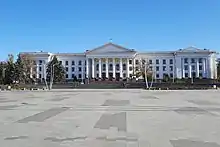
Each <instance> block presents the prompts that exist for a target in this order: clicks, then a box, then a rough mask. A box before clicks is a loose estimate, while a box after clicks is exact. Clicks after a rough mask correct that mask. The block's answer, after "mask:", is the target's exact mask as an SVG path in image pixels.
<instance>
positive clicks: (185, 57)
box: [21, 43, 217, 80]
mask: <svg viewBox="0 0 220 147" xmlns="http://www.w3.org/2000/svg"><path fill="white" fill-rule="evenodd" d="M21 54H30V55H32V56H33V57H34V60H36V65H37V75H36V76H37V78H38V79H42V78H43V77H45V74H46V70H45V65H46V64H47V63H48V62H50V60H51V59H52V57H53V56H57V58H58V59H59V61H60V62H62V64H63V66H64V67H65V69H66V79H69V80H71V79H72V78H74V77H75V76H76V77H77V78H78V79H85V78H90V79H93V78H94V79H95V78H98V79H116V80H119V79H124V78H132V77H134V76H135V73H136V72H137V71H138V70H139V69H138V67H139V65H140V64H142V63H143V62H142V61H145V62H144V63H145V64H146V63H147V64H146V66H148V68H149V69H150V70H151V71H152V74H153V77H154V78H155V79H163V78H164V76H165V75H168V76H169V77H170V78H179V79H182V78H192V77H194V78H198V77H200V78H210V79H216V78H217V65H216V61H217V53H216V52H215V51H212V50H208V49H198V48H195V47H188V48H185V49H179V50H176V51H158V52H137V51H136V50H134V49H128V48H126V47H122V46H119V45H116V44H113V43H107V44H105V45H103V46H100V47H97V48H95V49H92V50H87V51H85V52H84V53H49V52H28V53H27V52H25V53H21ZM140 78H141V77H140Z"/></svg>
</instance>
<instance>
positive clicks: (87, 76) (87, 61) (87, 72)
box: [86, 58, 89, 79]
mask: <svg viewBox="0 0 220 147" xmlns="http://www.w3.org/2000/svg"><path fill="white" fill-rule="evenodd" d="M86 78H87V79H88V78H89V59H88V58H87V59H86Z"/></svg>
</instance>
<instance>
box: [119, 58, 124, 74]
mask: <svg viewBox="0 0 220 147" xmlns="http://www.w3.org/2000/svg"><path fill="white" fill-rule="evenodd" d="M119 66H120V78H122V77H123V67H122V58H120V64H119Z"/></svg>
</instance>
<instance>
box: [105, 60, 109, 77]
mask: <svg viewBox="0 0 220 147" xmlns="http://www.w3.org/2000/svg"><path fill="white" fill-rule="evenodd" d="M105 69H106V71H105V73H106V78H108V58H106V59H105Z"/></svg>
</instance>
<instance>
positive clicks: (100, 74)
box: [99, 58, 102, 78]
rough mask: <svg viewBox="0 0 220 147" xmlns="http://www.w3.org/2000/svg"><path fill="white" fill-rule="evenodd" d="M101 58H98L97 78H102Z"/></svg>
mask: <svg viewBox="0 0 220 147" xmlns="http://www.w3.org/2000/svg"><path fill="white" fill-rule="evenodd" d="M101 61H102V59H101V58H100V59H99V78H102V62H101Z"/></svg>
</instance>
